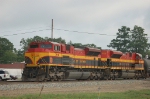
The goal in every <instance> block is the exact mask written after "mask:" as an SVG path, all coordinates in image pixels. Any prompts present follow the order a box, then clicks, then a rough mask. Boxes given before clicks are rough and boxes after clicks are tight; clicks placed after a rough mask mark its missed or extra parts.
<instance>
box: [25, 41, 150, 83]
mask: <svg viewBox="0 0 150 99" xmlns="http://www.w3.org/2000/svg"><path fill="white" fill-rule="evenodd" d="M149 74H150V59H147V58H145V59H144V58H142V55H141V54H139V53H131V52H126V53H123V52H121V51H114V50H108V49H97V48H90V47H80V48H75V47H74V46H73V45H68V44H62V43H56V42H50V41H39V42H38V41H36V42H31V43H30V45H29V47H28V49H27V51H26V52H25V68H24V69H23V73H22V81H61V80H64V79H76V80H101V79H107V80H109V79H112V80H115V79H116V78H123V79H139V78H147V77H148V76H149Z"/></svg>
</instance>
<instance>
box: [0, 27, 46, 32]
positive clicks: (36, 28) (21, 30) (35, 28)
mask: <svg viewBox="0 0 150 99" xmlns="http://www.w3.org/2000/svg"><path fill="white" fill-rule="evenodd" d="M48 27H49V26H46V28H48ZM37 28H45V27H35V28H28V29H25V30H32V29H37ZM19 31H23V30H22V29H21V30H14V31H3V32H0V33H8V32H19Z"/></svg>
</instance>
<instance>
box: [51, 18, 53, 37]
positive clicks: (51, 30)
mask: <svg viewBox="0 0 150 99" xmlns="http://www.w3.org/2000/svg"><path fill="white" fill-rule="evenodd" d="M51 39H53V19H52V27H51Z"/></svg>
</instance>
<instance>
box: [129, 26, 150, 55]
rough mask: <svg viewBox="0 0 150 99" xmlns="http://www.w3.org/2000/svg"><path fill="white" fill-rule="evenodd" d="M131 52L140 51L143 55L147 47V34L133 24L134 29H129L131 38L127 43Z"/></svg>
mask: <svg viewBox="0 0 150 99" xmlns="http://www.w3.org/2000/svg"><path fill="white" fill-rule="evenodd" d="M129 48H130V51H131V52H137V53H141V54H143V55H145V54H146V52H147V51H148V49H149V44H148V38H147V34H145V33H144V29H143V28H142V27H138V26H136V25H135V26H134V29H133V30H132V31H131V40H130V44H129Z"/></svg>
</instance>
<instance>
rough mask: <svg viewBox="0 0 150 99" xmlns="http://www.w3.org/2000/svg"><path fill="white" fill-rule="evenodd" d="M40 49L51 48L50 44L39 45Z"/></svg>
mask: <svg viewBox="0 0 150 99" xmlns="http://www.w3.org/2000/svg"><path fill="white" fill-rule="evenodd" d="M41 48H52V45H51V44H41Z"/></svg>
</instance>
